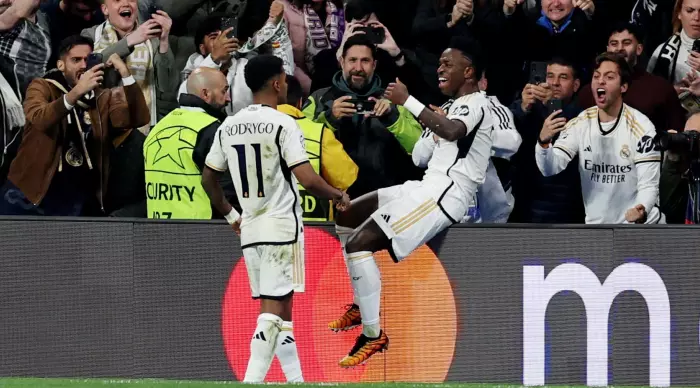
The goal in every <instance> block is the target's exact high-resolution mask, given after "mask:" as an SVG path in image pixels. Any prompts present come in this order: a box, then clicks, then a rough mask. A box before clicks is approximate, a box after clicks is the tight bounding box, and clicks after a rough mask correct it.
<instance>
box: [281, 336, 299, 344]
mask: <svg viewBox="0 0 700 388" xmlns="http://www.w3.org/2000/svg"><path fill="white" fill-rule="evenodd" d="M295 342H297V341H295V340H294V338H292V337H287V338H285V339H284V341H282V345H289V344H293V343H295Z"/></svg>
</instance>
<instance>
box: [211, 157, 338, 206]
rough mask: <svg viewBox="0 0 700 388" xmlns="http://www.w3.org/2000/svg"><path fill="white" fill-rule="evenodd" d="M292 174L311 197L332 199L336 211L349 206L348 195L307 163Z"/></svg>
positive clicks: (293, 169)
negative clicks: (335, 205)
mask: <svg viewBox="0 0 700 388" xmlns="http://www.w3.org/2000/svg"><path fill="white" fill-rule="evenodd" d="M292 172H293V173H294V176H296V177H297V180H298V181H299V183H301V185H302V186H304V188H305V189H306V191H308V192H309V193H311V194H312V195H314V196H316V197H319V198H323V199H332V200H333V201H334V202H336V204H338V210H340V211H344V210H345V208H346V207H347V206H349V204H350V198H349V197H348V195H347V194H346V193H344V192H342V191H340V190H338V189H336V188H335V187H333V186H331V185H329V184H328V183H326V181H325V180H323V178H321V177H320V176H319V175H318V174H316V171H314V169H313V167H311V165H310V164H309V163H302V164H299V165H297V166H295V167H293V168H292ZM222 194H223V192H222ZM341 207H342V208H341Z"/></svg>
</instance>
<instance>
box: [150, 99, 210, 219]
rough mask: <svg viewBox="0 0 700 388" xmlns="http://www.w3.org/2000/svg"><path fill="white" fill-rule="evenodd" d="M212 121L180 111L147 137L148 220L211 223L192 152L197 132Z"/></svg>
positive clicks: (201, 113)
mask: <svg viewBox="0 0 700 388" xmlns="http://www.w3.org/2000/svg"><path fill="white" fill-rule="evenodd" d="M215 121H217V119H216V118H214V117H212V116H210V115H208V114H206V113H204V112H196V111H189V110H185V109H181V108H180V109H176V110H174V111H172V112H171V113H170V114H169V115H167V116H165V117H164V118H163V119H162V120H161V121H159V122H158V124H156V126H155V127H154V128H153V130H151V132H150V133H149V134H148V137H147V138H146V141H145V142H144V144H143V156H144V160H145V164H146V198H147V206H148V218H172V219H195V220H208V219H211V216H212V210H211V204H210V202H209V197H208V196H207V193H206V192H204V188H203V187H202V183H201V182H202V173H201V171H199V168H198V167H197V165H196V164H195V163H194V161H193V160H192V152H193V150H194V146H195V144H196V143H197V135H198V134H199V132H200V131H201V130H202V129H204V128H206V127H207V126H209V125H210V124H212V123H214V122H215Z"/></svg>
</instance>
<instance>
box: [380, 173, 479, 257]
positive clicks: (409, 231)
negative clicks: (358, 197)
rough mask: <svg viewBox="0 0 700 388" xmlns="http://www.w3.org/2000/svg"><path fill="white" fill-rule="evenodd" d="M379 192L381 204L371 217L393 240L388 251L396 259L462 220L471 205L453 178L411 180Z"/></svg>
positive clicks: (407, 254) (405, 255)
mask: <svg viewBox="0 0 700 388" xmlns="http://www.w3.org/2000/svg"><path fill="white" fill-rule="evenodd" d="M377 194H378V202H379V204H378V209H377V211H376V212H374V213H373V214H372V219H373V220H374V222H376V223H377V225H379V227H380V228H381V229H382V231H384V234H386V236H387V238H388V239H389V240H390V241H391V248H392V249H391V250H390V252H389V253H390V254H391V256H392V258H393V259H394V261H396V262H399V261H401V260H403V259H404V258H406V257H407V256H409V255H410V254H411V252H413V251H414V250H416V249H417V248H418V247H420V246H422V245H423V244H425V243H426V242H428V241H430V240H431V239H432V238H433V237H435V236H436V235H437V234H438V233H440V232H442V231H443V230H445V229H446V228H448V227H449V226H450V225H452V224H454V223H456V222H458V221H460V220H461V219H462V216H463V215H464V214H465V213H466V212H467V207H468V203H467V201H465V200H463V199H462V197H463V194H462V192H461V190H460V189H459V188H458V187H457V185H455V184H454V183H452V182H451V181H450V182H448V183H445V184H436V183H435V182H425V181H420V182H419V181H408V182H406V183H404V184H403V185H399V186H392V187H388V188H385V189H379V191H378V193H377ZM454 217H457V218H456V219H455V218H454Z"/></svg>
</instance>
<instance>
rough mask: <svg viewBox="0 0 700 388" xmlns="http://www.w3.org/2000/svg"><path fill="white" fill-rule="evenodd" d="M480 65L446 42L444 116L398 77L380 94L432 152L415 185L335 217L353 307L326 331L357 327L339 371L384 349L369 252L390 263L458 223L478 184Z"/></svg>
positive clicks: (482, 164) (488, 129)
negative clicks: (448, 101) (414, 124)
mask: <svg viewBox="0 0 700 388" xmlns="http://www.w3.org/2000/svg"><path fill="white" fill-rule="evenodd" d="M481 66H482V65H481V60H480V57H479V52H478V49H477V48H476V47H475V44H474V43H473V42H472V41H470V40H466V39H464V38H457V39H454V40H453V41H452V42H451V43H450V48H448V49H447V50H445V52H444V53H443V54H442V56H441V58H440V68H439V69H438V75H439V77H440V84H439V87H440V89H441V90H442V92H443V93H444V94H446V95H447V96H449V97H452V98H455V99H456V100H455V101H454V103H452V105H451V106H450V107H449V109H448V110H447V116H446V117H445V116H442V115H440V114H439V113H436V112H434V111H432V110H430V109H426V107H425V106H424V105H423V104H421V103H420V102H419V101H418V100H416V99H415V98H414V97H412V96H410V95H409V94H408V90H407V89H406V86H405V85H403V84H402V83H401V82H400V81H399V80H397V82H396V83H392V84H390V85H389V87H388V88H387V89H386V93H385V97H386V98H387V99H389V100H391V102H392V103H394V104H397V105H403V106H404V107H405V108H406V109H407V110H408V111H410V112H411V113H412V114H413V115H414V116H416V117H417V118H418V119H419V120H420V121H422V122H423V123H424V124H425V125H426V127H427V128H428V129H427V130H426V132H425V133H424V135H423V139H424V140H425V139H427V140H426V141H424V142H425V145H424V146H425V147H430V148H432V155H431V157H430V160H429V161H428V162H427V166H428V170H427V171H426V173H425V177H424V178H423V181H421V182H418V181H408V182H406V183H404V184H403V185H399V186H393V187H389V188H386V189H380V190H378V191H375V192H372V193H369V194H366V195H364V196H362V197H360V198H358V199H357V200H355V201H353V203H352V206H351V207H350V210H349V211H345V212H340V213H339V214H338V215H337V217H336V230H337V232H338V235H339V236H340V239H341V245H343V246H344V252H343V253H344V256H345V259H346V264H347V266H348V272H349V274H350V279H351V282H352V287H353V291H354V296H355V302H356V305H359V307H355V306H356V305H353V308H351V309H350V310H348V312H347V313H346V314H345V316H343V317H342V318H341V319H340V320H338V321H336V322H332V323H331V324H330V325H329V326H330V328H331V329H334V330H346V329H347V328H348V327H351V326H356V325H357V322H356V321H357V320H359V319H360V315H361V322H362V326H363V329H362V334H361V335H360V336H359V337H358V338H357V341H356V342H355V346H354V347H353V348H352V350H350V353H349V354H348V355H347V356H346V357H344V358H343V359H342V360H340V366H341V367H344V368H347V367H353V366H356V365H360V364H363V363H364V362H366V361H367V360H368V359H369V358H370V357H371V356H372V355H374V354H375V353H377V352H382V351H384V350H385V349H386V348H387V346H388V345H389V338H388V337H387V335H386V334H385V333H384V332H383V331H382V330H381V328H380V327H379V301H380V291H381V278H380V274H379V268H377V264H376V263H375V261H374V257H373V254H374V252H377V251H380V250H383V249H388V250H389V253H390V254H391V257H392V258H393V259H394V261H396V262H399V261H400V260H402V259H403V258H405V257H407V256H408V255H410V254H411V252H413V251H414V250H415V249H416V248H418V247H420V246H421V245H423V244H425V243H426V242H427V241H429V240H430V239H432V238H433V237H434V236H435V235H436V234H438V233H439V232H440V231H442V230H444V229H445V228H447V227H449V226H450V225H452V224H454V223H457V222H459V221H460V220H461V219H462V217H463V216H464V215H465V214H466V213H467V209H468V207H469V203H470V200H471V198H473V196H474V194H475V193H476V190H477V187H478V186H479V185H480V184H482V183H483V182H484V177H485V174H486V168H487V166H488V165H489V158H490V157H491V146H492V131H493V121H492V117H491V109H490V108H489V101H488V99H487V98H486V96H485V95H483V94H482V93H480V92H479V86H478V81H479V78H480V75H481ZM422 142H423V141H422ZM353 309H354V310H353ZM357 310H359V313H360V314H358V311H357ZM347 318H349V319H347Z"/></svg>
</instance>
